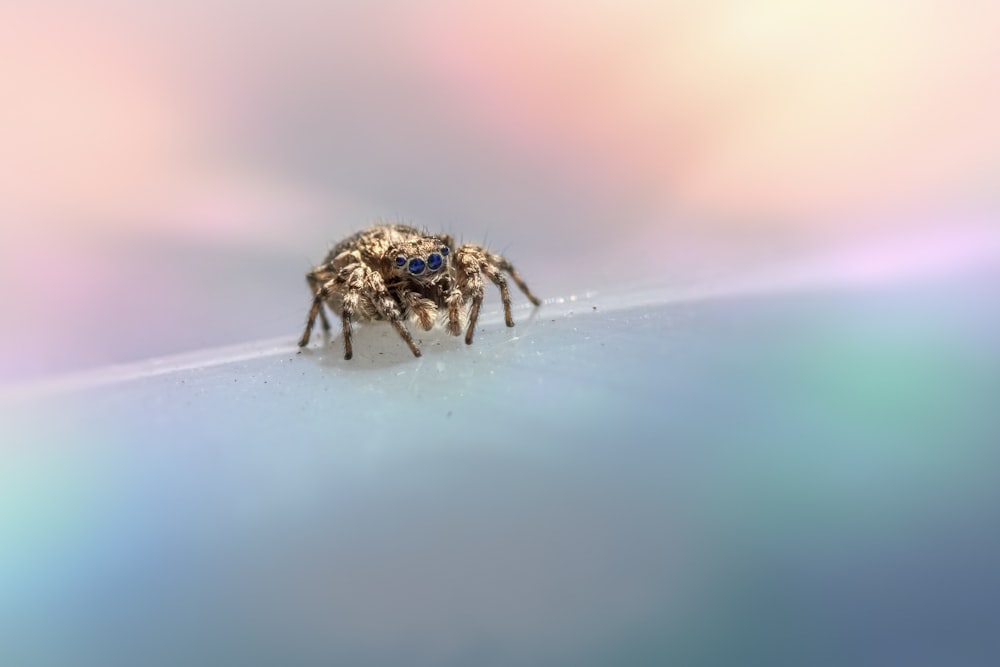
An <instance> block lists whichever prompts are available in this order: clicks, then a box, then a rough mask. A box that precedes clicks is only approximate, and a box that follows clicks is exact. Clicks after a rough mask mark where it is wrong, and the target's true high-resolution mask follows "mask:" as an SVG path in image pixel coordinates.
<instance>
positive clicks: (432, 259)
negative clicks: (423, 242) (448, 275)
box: [427, 252, 444, 271]
mask: <svg viewBox="0 0 1000 667" xmlns="http://www.w3.org/2000/svg"><path fill="white" fill-rule="evenodd" d="M442 264H444V260H443V259H441V255H439V254H437V253H436V252H432V253H431V254H430V255H428V256H427V268H428V269H430V270H431V271H437V270H438V269H440V268H441V265H442Z"/></svg>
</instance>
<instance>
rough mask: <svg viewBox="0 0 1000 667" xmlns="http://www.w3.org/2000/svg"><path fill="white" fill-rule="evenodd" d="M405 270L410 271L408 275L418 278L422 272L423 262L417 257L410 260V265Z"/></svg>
mask: <svg viewBox="0 0 1000 667" xmlns="http://www.w3.org/2000/svg"><path fill="white" fill-rule="evenodd" d="M407 268H408V269H409V270H410V273H412V274H413V275H415V276H419V275H420V274H421V273H423V272H424V260H422V259H420V258H419V257H414V258H413V259H411V260H410V265H409V266H408V267H407Z"/></svg>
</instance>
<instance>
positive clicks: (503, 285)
mask: <svg viewBox="0 0 1000 667" xmlns="http://www.w3.org/2000/svg"><path fill="white" fill-rule="evenodd" d="M494 257H496V255H492V256H490V260H492V259H493V258H494ZM483 273H485V274H486V275H487V277H488V278H489V279H490V280H492V281H493V284H495V285H496V286H497V287H499V288H500V300H501V301H503V318H504V321H505V322H506V323H507V326H509V327H512V326H514V316H513V315H511V314H510V290H509V289H508V288H507V279H506V278H504V277H503V274H502V273H501V272H500V268H499V267H498V266H497V265H496V264H494V263H492V261H487V262H483Z"/></svg>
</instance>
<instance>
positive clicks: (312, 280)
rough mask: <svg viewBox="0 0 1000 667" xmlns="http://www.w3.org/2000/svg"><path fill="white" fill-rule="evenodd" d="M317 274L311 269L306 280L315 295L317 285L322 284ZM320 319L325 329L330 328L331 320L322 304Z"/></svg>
mask: <svg viewBox="0 0 1000 667" xmlns="http://www.w3.org/2000/svg"><path fill="white" fill-rule="evenodd" d="M316 276H317V274H316V272H314V271H310V272H309V273H307V274H306V282H307V283H309V291H310V292H312V293H313V294H314V295H315V294H316V289H317V286H318V285H320V280H319V278H317V277H316ZM319 321H320V322H321V323H322V324H323V331H329V330H330V321H329V320H328V319H326V311H325V309H324V308H323V306H320V308H319ZM307 342H308V341H307Z"/></svg>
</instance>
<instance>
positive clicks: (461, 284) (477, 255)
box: [455, 245, 486, 345]
mask: <svg viewBox="0 0 1000 667" xmlns="http://www.w3.org/2000/svg"><path fill="white" fill-rule="evenodd" d="M485 254H486V253H485V251H484V250H483V249H482V248H480V247H478V246H474V245H464V246H462V247H461V248H459V249H458V250H457V251H456V252H455V277H456V282H457V283H458V288H459V289H460V290H461V293H462V297H463V300H469V299H471V300H472V306H471V307H470V308H469V323H468V325H467V326H466V328H465V344H466V345H472V336H473V334H475V332H476V321H477V320H478V319H479V308H480V307H481V306H482V305H483V292H484V291H485V288H484V284H483V270H482V266H483V264H484V263H485V261H486V257H485Z"/></svg>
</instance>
